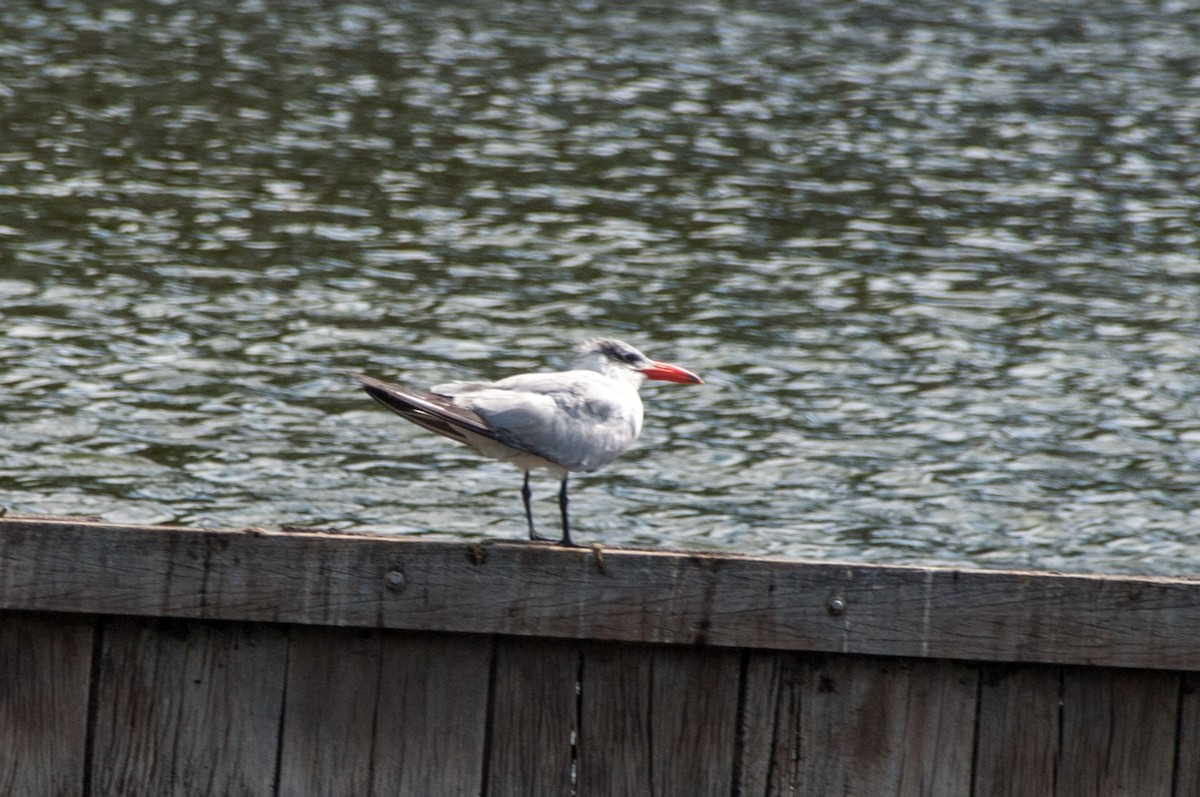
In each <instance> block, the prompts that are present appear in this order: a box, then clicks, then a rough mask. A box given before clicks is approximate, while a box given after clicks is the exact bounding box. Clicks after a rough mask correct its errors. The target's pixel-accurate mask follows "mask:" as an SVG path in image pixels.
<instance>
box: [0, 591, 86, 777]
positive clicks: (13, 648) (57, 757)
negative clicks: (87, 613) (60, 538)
mask: <svg viewBox="0 0 1200 797" xmlns="http://www.w3.org/2000/svg"><path fill="white" fill-rule="evenodd" d="M92 634H93V627H92V623H91V621H88V620H85V619H82V618H76V617H53V616H41V615H19V614H8V615H2V616H0V794H13V795H18V794H29V795H39V797H40V796H41V795H46V797H57V796H58V795H63V797H66V795H72V797H73V796H74V795H77V794H79V793H80V789H81V788H82V785H83V776H84V761H85V749H86V742H87V715H88V682H89V680H90V677H91V661H92V638H93V637H92Z"/></svg>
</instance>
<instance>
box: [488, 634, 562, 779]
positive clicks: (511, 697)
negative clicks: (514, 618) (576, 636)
mask: <svg viewBox="0 0 1200 797" xmlns="http://www.w3.org/2000/svg"><path fill="white" fill-rule="evenodd" d="M578 678H579V648H578V646H576V645H575V644H572V643H564V642H551V641H545V640H532V639H503V638H502V639H499V640H497V642H496V662H495V676H494V682H493V686H492V695H493V697H492V701H493V706H492V716H491V723H490V724H491V727H490V739H489V742H490V748H491V750H490V756H489V759H488V769H487V773H486V792H485V797H563V795H569V794H570V793H571V781H572V768H573V763H574V761H573V759H574V737H575V732H576V715H577V713H578V712H577V705H578V695H577V686H576V685H577V683H578Z"/></svg>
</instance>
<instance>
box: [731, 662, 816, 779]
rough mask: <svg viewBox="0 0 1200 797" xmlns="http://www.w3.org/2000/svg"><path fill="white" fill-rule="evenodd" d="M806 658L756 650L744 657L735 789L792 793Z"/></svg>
mask: <svg viewBox="0 0 1200 797" xmlns="http://www.w3.org/2000/svg"><path fill="white" fill-rule="evenodd" d="M811 669H812V662H811V660H810V659H809V658H808V657H806V656H797V655H793V654H786V653H765V654H764V653H755V654H751V655H750V656H749V657H748V658H747V661H746V675H745V678H746V683H745V686H744V693H745V698H744V701H745V702H744V705H743V707H742V717H741V723H742V727H741V740H742V749H741V750H740V751H739V754H740V755H741V761H739V762H738V763H739V771H740V778H739V783H738V789H739V790H738V793H739V794H741V795H743V797H791V795H794V794H796V793H797V792H796V789H797V788H798V785H799V784H798V779H799V777H800V752H801V741H802V740H801V734H802V731H803V723H802V712H803V710H804V707H805V704H806V703H807V700H808V696H807V695H806V689H807V688H808V685H809V684H810V683H811V677H810V672H811Z"/></svg>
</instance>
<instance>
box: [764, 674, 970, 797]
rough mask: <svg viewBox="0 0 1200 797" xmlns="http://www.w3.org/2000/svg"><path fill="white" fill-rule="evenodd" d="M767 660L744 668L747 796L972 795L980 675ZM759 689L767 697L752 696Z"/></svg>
mask: <svg viewBox="0 0 1200 797" xmlns="http://www.w3.org/2000/svg"><path fill="white" fill-rule="evenodd" d="M777 655H778V654H777ZM768 659H769V654H761V655H753V656H751V660H750V662H749V663H748V667H747V673H748V675H751V677H748V679H747V687H746V688H747V694H746V698H745V705H746V720H745V722H746V723H747V728H746V731H745V734H744V737H743V739H744V747H743V755H744V756H745V760H744V761H743V762H742V773H743V781H742V792H741V793H742V794H743V795H746V797H750V795H760V794H761V795H782V794H837V795H846V796H847V797H850V796H852V795H862V797H869V796H870V797H874V796H877V795H906V796H907V795H925V796H926V797H941V796H943V795H952V794H967V793H968V791H969V789H970V771H971V759H972V751H973V745H974V719H975V698H976V688H977V675H976V672H975V670H974V669H973V668H971V667H968V666H965V665H961V664H955V663H949V662H927V661H912V660H909V661H896V660H880V659H863V658H858V657H843V656H830V657H791V656H789V657H787V658H785V659H784V660H783V661H780V662H770V661H769V660H768ZM760 689H765V690H766V692H767V696H766V697H763V696H762V695H759V694H755V692H756V691H757V690H760ZM752 690H754V691H752ZM776 707H778V708H780V709H781V710H779V711H775V708H776ZM772 712H774V713H773V717H769V718H768V717H764V716H762V715H763V714H764V713H766V714H771V713H772ZM752 727H753V728H754V730H751V728H752ZM764 742H769V743H766V744H764ZM764 758H765V759H766V760H765V761H764V760H763V759H764Z"/></svg>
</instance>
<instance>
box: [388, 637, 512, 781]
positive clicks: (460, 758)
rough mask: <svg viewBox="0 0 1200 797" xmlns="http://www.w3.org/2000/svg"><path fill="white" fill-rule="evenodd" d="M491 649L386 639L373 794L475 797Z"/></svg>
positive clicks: (478, 641) (475, 642)
mask: <svg viewBox="0 0 1200 797" xmlns="http://www.w3.org/2000/svg"><path fill="white" fill-rule="evenodd" d="M493 643H494V640H493V638H492V637H489V636H477V635H464V634H428V633H412V634H409V633H392V634H387V635H385V636H384V638H383V643H382V656H383V660H382V664H381V671H380V679H379V703H378V716H377V719H376V723H375V728H376V729H375V744H374V752H373V760H374V766H373V771H374V774H373V778H372V792H371V793H372V794H375V795H381V796H382V795H388V797H429V795H438V797H478V795H479V794H480V793H481V791H482V775H483V760H484V748H485V743H486V730H487V705H488V686H489V684H488V681H489V677H490V674H491V659H492V647H493Z"/></svg>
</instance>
